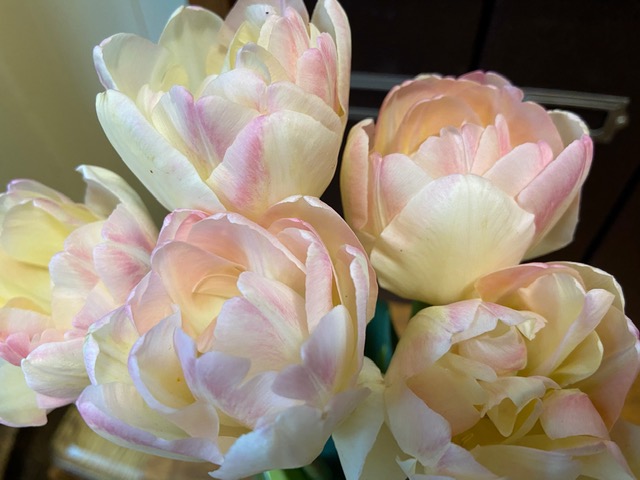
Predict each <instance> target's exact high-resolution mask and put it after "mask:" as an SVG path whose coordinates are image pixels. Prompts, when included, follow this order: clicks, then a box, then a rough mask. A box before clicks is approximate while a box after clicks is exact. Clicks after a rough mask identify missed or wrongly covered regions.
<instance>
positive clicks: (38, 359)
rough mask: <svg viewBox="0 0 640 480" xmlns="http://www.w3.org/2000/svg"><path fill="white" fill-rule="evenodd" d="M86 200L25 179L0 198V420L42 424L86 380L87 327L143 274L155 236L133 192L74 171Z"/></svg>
mask: <svg viewBox="0 0 640 480" xmlns="http://www.w3.org/2000/svg"><path fill="white" fill-rule="evenodd" d="M80 171H81V172H82V174H83V176H84V179H85V182H86V183H87V185H88V187H87V194H86V199H85V203H84V204H79V203H75V202H72V201H71V200H70V199H69V198H67V197H65V196H64V195H62V194H60V193H58V192H56V191H55V190H52V189H50V188H48V187H45V186H44V185H42V184H40V183H38V182H34V181H30V180H16V181H14V182H12V183H11V184H10V185H9V188H8V190H7V192H5V193H3V194H2V195H0V245H1V247H0V271H1V272H2V274H1V275H0V382H1V384H2V388H0V422H2V423H3V424H6V425H12V426H19V427H22V426H32V425H42V424H44V423H46V415H47V412H48V411H49V410H51V409H52V408H55V407H59V406H61V405H66V404H68V403H71V402H73V401H75V399H76V398H77V396H78V395H79V394H80V392H81V391H82V389H83V388H84V387H85V386H87V385H88V384H89V378H88V377H87V373H86V369H85V367H84V360H83V354H82V347H83V343H84V336H85V334H86V333H87V331H88V329H89V327H90V326H91V325H92V324H93V323H94V322H95V321H96V320H97V319H99V318H100V317H101V316H102V315H104V314H106V313H108V312H109V311H110V310H111V309H113V308H115V307H116V306H118V305H121V304H122V303H123V302H124V301H125V300H126V298H127V295H128V294H129V291H130V290H131V288H133V286H134V285H135V284H136V283H137V282H138V281H139V280H140V279H141V278H142V277H143V276H144V275H145V274H146V272H147V270H148V269H149V253H150V252H151V249H152V248H153V245H154V244H155V238H156V235H157V231H156V229H155V227H154V226H153V223H152V222H151V220H150V219H149V217H148V214H147V212H146V210H145V208H144V206H143V205H142V204H141V202H140V199H139V197H138V195H137V194H136V193H135V192H134V191H133V190H131V188H130V187H129V186H128V185H127V184H126V183H125V182H124V181H123V180H122V179H121V178H120V177H118V176H117V175H115V174H113V173H112V172H109V171H107V170H104V169H101V168H97V167H88V166H84V167H81V168H80Z"/></svg>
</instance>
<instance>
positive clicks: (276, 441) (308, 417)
mask: <svg viewBox="0 0 640 480" xmlns="http://www.w3.org/2000/svg"><path fill="white" fill-rule="evenodd" d="M366 393H367V392H366V391H365V390H362V389H360V390H354V391H348V392H343V393H341V394H338V395H337V396H336V398H335V399H334V400H333V401H332V405H330V406H328V408H327V410H325V411H324V412H323V411H322V410H318V409H315V408H311V407H308V406H305V405H300V406H294V407H291V408H288V409H287V410H285V411H283V412H282V413H280V414H279V415H278V416H277V417H276V418H275V419H274V421H273V423H269V424H266V425H264V426H261V427H259V428H256V429H255V430H253V431H252V432H250V433H247V434H245V435H242V436H241V437H240V438H238V440H236V442H235V443H234V444H233V445H232V446H231V448H230V449H229V451H228V452H227V454H226V456H225V460H224V462H223V463H222V466H221V467H220V469H218V470H216V471H214V472H211V473H210V475H211V476H212V477H213V478H218V479H222V480H227V479H228V480H231V479H236V478H244V477H246V476H250V475H253V474H256V473H260V472H263V471H265V470H267V469H283V468H297V467H302V466H304V465H308V464H309V463H311V462H312V461H313V460H314V459H315V458H316V457H317V456H318V455H319V454H320V452H321V451H322V448H323V447H324V445H325V443H326V441H327V440H328V438H329V436H330V435H331V432H332V431H333V429H334V428H335V426H336V425H337V423H338V422H339V421H340V420H342V418H344V417H345V416H346V415H347V414H348V413H350V412H351V411H353V410H354V409H355V407H356V405H357V404H358V403H360V402H361V401H362V400H363V398H364V396H365V395H366Z"/></svg>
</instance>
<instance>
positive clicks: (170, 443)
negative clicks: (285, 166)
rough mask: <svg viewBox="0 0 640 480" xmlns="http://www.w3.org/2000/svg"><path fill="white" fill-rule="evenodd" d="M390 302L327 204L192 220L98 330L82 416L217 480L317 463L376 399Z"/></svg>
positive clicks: (176, 220)
mask: <svg viewBox="0 0 640 480" xmlns="http://www.w3.org/2000/svg"><path fill="white" fill-rule="evenodd" d="M376 293H377V286H376V282H375V276H374V273H373V270H372V269H371V267H370V265H369V263H368V260H367V257H366V255H365V253H364V251H363V250H362V247H361V245H360V244H359V242H358V240H357V238H356V236H355V235H354V234H353V232H352V231H351V230H350V229H349V227H348V226H347V224H346V223H345V222H344V220H342V219H341V218H340V216H339V215H338V214H337V213H335V212H334V211H333V210H331V209H330V208H329V207H328V206H326V205H325V204H323V203H322V202H320V201H319V200H317V199H313V198H310V197H291V198H289V199H286V200H284V201H283V202H280V203H278V204H277V205H275V206H273V207H272V208H271V209H269V210H268V211H267V214H266V216H265V217H264V218H263V223H262V225H258V224H256V223H254V222H253V221H251V220H249V219H247V218H245V217H243V216H241V215H239V214H236V213H229V212H223V213H217V214H213V215H208V214H205V213H203V212H199V211H192V210H178V211H176V212H173V213H172V214H170V215H169V216H168V217H167V220H166V221H165V224H164V226H163V228H162V230H161V232H160V237H159V240H158V246H157V247H156V249H155V250H154V252H153V254H152V261H151V271H150V272H149V274H148V275H147V276H146V277H145V278H144V279H143V280H142V281H141V282H140V284H139V285H138V286H137V287H136V289H135V292H134V293H133V294H132V296H131V298H130V300H129V302H127V304H126V305H125V306H124V307H122V308H121V309H118V310H116V311H115V312H113V313H112V314H111V315H110V316H108V317H106V318H105V319H104V320H103V321H102V322H101V323H100V324H99V325H96V326H95V327H94V328H93V330H92V333H91V334H90V336H89V340H88V342H87V346H86V348H85V360H86V364H87V369H88V371H89V376H90V378H91V381H92V385H91V386H90V387H87V388H86V389H85V391H84V392H83V393H82V395H81V396H80V398H79V399H78V402H77V405H78V409H79V411H80V413H81V414H82V416H83V418H84V419H85V421H86V422H87V424H88V425H89V426H90V427H91V428H92V429H94V430H95V431H96V432H98V433H99V434H100V435H102V436H104V437H106V438H108V439H111V440H113V441H115V442H117V443H119V444H122V445H125V446H128V447H131V448H136V449H139V450H143V451H146V452H151V453H154V454H158V455H163V456H168V457H171V458H179V459H183V460H191V461H208V462H211V463H213V464H216V465H218V466H219V468H217V469H216V470H215V471H214V472H212V473H211V475H212V476H214V477H215V478H220V479H238V478H244V477H246V476H249V475H252V474H255V473H259V472H262V471H265V470H271V469H281V468H294V467H299V466H303V465H307V464H309V463H310V462H311V461H313V460H314V458H315V457H316V456H317V455H319V454H320V452H321V451H322V448H323V446H324V444H325V442H326V441H327V439H328V437H329V436H330V435H331V433H332V431H333V430H334V428H335V427H336V425H337V424H338V423H339V422H340V421H342V420H343V419H344V418H345V417H346V416H347V415H348V414H349V413H350V412H351V411H353V409H354V408H355V407H356V406H357V405H358V403H359V402H361V401H362V399H363V398H364V397H365V396H366V395H367V393H368V392H369V390H368V389H367V388H366V387H365V386H363V385H362V382H361V381H360V380H361V376H364V377H369V376H372V375H374V373H371V372H375V370H376V369H375V367H374V366H373V364H372V363H370V362H368V361H365V360H364V358H363V350H364V332H365V326H366V322H367V320H368V319H370V318H371V317H372V316H373V312H374V309H375V299H376ZM378 375H379V372H378Z"/></svg>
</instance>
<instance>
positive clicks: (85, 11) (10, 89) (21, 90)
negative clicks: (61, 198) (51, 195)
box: [0, 0, 185, 220]
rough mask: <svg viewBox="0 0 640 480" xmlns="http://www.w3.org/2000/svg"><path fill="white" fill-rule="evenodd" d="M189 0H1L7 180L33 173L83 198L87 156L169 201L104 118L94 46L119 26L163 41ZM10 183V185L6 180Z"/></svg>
mask: <svg viewBox="0 0 640 480" xmlns="http://www.w3.org/2000/svg"><path fill="white" fill-rule="evenodd" d="M184 3H185V2H184V1H183V0H163V1H161V2H157V1H155V0H112V1H108V2H99V1H86V0H29V1H28V2H25V1H23V0H4V1H3V2H2V3H0V145H2V157H1V158H0V166H1V168H0V184H2V185H3V186H4V185H6V184H7V182H9V181H10V180H12V179H14V178H24V177H29V178H33V179H35V180H38V181H40V182H43V183H45V184H47V185H48V186H50V187H53V188H55V189H57V190H59V191H61V192H63V193H64V194H66V195H68V196H70V197H71V198H73V199H74V200H76V201H79V200H81V199H82V196H83V194H84V182H83V181H82V177H81V176H80V175H79V174H74V168H75V167H76V166H77V165H80V164H90V165H99V166H102V167H106V168H109V169H111V170H113V171H115V172H117V173H119V174H120V175H121V176H123V177H125V178H126V179H127V180H128V181H130V182H131V183H132V185H133V186H134V188H135V189H136V190H137V191H138V192H139V193H140V194H141V196H143V199H144V201H145V203H146V204H147V205H148V206H149V207H150V209H151V210H152V211H153V214H154V217H155V218H156V219H158V220H159V219H161V218H162V217H163V211H162V207H160V205H158V204H157V203H156V202H155V200H154V199H153V198H152V197H151V195H149V194H147V193H146V191H145V189H144V188H142V186H140V185H139V184H138V183H137V181H136V180H135V178H134V177H133V175H132V174H131V173H130V172H129V171H128V169H127V167H126V166H125V165H124V163H123V162H122V161H121V160H120V158H119V157H118V155H117V154H116V153H115V151H114V150H113V148H112V147H111V145H110V144H109V142H108V141H107V138H106V137H105V135H104V133H103V132H102V128H101V127H100V124H99V123H98V119H97V117H96V113H95V99H96V94H97V93H99V92H101V91H103V90H104V89H103V87H102V85H100V82H99V81H98V77H97V75H96V73H95V69H94V67H93V57H92V50H93V47H94V46H95V45H97V44H98V43H100V42H101V41H102V40H104V39H105V38H107V37H109V36H111V35H113V34H114V33H118V32H128V33H135V34H138V35H140V36H143V37H146V38H150V39H151V40H153V41H157V39H158V37H159V36H160V33H161V32H162V29H163V28H164V25H165V23H166V22H167V19H168V18H169V16H170V15H171V13H172V12H173V11H174V10H175V9H176V8H177V7H178V6H180V5H182V4H184ZM3 189H4V188H3Z"/></svg>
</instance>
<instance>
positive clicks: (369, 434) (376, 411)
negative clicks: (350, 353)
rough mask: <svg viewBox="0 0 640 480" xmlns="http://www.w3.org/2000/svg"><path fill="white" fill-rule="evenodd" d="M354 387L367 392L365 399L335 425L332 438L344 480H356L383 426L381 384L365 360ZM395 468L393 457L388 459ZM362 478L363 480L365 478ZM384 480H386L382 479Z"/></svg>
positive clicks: (371, 363)
mask: <svg viewBox="0 0 640 480" xmlns="http://www.w3.org/2000/svg"><path fill="white" fill-rule="evenodd" d="M358 385H359V386H363V387H366V388H368V389H369V390H371V393H369V395H368V396H367V398H365V400H364V401H363V402H362V403H361V404H360V405H359V406H358V408H356V410H355V411H354V412H353V413H352V414H351V415H349V416H348V417H347V418H346V419H345V420H344V421H343V422H342V423H340V424H339V425H338V427H337V428H336V430H335V431H334V432H333V435H332V438H333V440H334V442H335V445H336V450H337V451H338V456H339V457H340V464H341V466H342V470H343V472H344V474H345V477H346V478H347V480H357V479H359V478H360V474H361V473H362V470H363V468H365V463H366V462H365V460H367V457H368V456H369V455H370V453H372V449H373V448H374V444H375V443H376V442H377V440H378V437H379V436H380V430H381V429H382V428H383V424H384V397H383V392H384V384H383V380H382V374H381V373H380V370H379V369H378V367H376V366H375V364H374V363H373V362H372V361H371V360H370V359H368V358H366V357H365V361H364V363H363V366H362V371H361V372H360V375H359V377H358ZM389 460H390V463H391V465H392V466H393V465H395V461H394V458H393V457H391V458H390V459H389ZM365 478H366V477H365ZM384 478H389V477H388V476H384Z"/></svg>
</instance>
